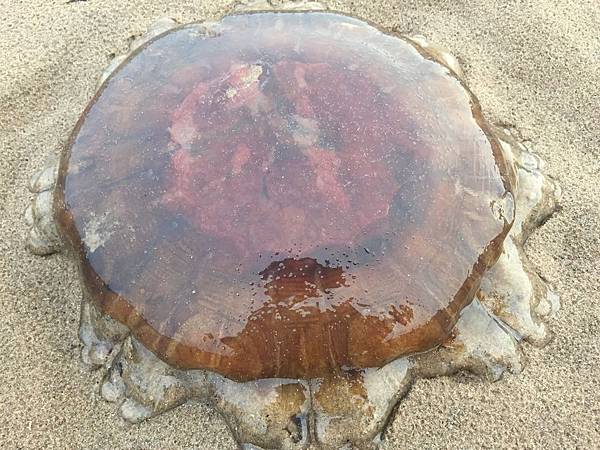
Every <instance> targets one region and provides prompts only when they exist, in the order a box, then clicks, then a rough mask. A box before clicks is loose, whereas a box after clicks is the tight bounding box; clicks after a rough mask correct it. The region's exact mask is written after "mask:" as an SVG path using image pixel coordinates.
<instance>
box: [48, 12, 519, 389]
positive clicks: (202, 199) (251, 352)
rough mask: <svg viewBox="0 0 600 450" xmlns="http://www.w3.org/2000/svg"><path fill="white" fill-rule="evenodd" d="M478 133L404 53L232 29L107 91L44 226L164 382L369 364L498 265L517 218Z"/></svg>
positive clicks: (256, 26) (351, 28)
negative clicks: (60, 237)
mask: <svg viewBox="0 0 600 450" xmlns="http://www.w3.org/2000/svg"><path fill="white" fill-rule="evenodd" d="M482 127H483V128H482ZM488 134H489V133H488V132H487V129H486V128H485V124H484V123H483V119H482V118H481V115H480V112H479V108H478V106H477V104H476V101H475V100H474V99H473V98H472V97H471V96H470V94H469V93H468V92H467V91H466V90H465V89H464V88H463V87H462V86H461V84H460V82H459V81H458V80H457V79H456V78H454V77H453V76H452V75H451V74H450V72H449V70H448V69H446V68H445V67H444V66H442V65H440V64H438V63H436V62H434V61H431V60H429V59H428V58H426V57H424V56H423V55H422V54H421V53H419V51H418V50H417V49H416V48H415V47H414V46H413V45H411V44H409V43H408V42H406V41H404V40H402V39H400V38H397V37H392V36H387V35H385V34H383V33H382V32H380V31H378V30H377V29H375V28H373V27H371V26H369V25H367V24H365V23H363V22H360V21H358V20H355V19H352V18H348V17H345V16H342V15H336V14H330V13H286V14H281V13H280V14H277V13H262V14H250V15H239V16H230V17H226V18H225V19H223V20H222V21H221V22H220V24H219V25H217V26H215V27H212V28H211V29H210V30H207V29H206V28H205V27H203V26H201V25H192V26H187V27H183V28H180V29H178V30H175V31H173V32H170V33H168V34H166V35H163V36H162V37H160V38H158V39H157V40H155V41H153V42H151V43H150V44H149V45H146V46H145V47H143V48H142V50H141V52H138V53H137V54H135V55H134V56H133V57H132V58H130V59H129V60H128V61H127V62H126V63H125V64H124V65H123V66H122V67H121V68H120V69H119V70H118V71H117V72H116V74H115V75H114V76H112V77H111V78H110V79H109V80H108V81H107V82H106V84H105V86H104V88H103V90H101V91H100V93H99V94H98V95H97V97H96V98H95V99H94V101H93V102H92V103H91V105H90V107H89V108H88V109H87V110H86V112H85V114H84V115H83V116H82V119H81V120H80V122H79V124H78V127H77V128H76V130H75V132H74V134H73V137H72V139H71V142H70V144H69V148H67V151H66V152H65V155H64V157H63V160H62V162H61V173H60V177H59V187H58V188H59V195H58V196H57V215H58V221H59V225H60V228H61V230H62V232H63V233H64V234H65V235H66V236H67V237H68V238H69V240H70V242H71V243H72V245H73V247H74V248H75V250H76V251H77V252H78V255H79V257H80V261H81V266H82V273H83V277H84V279H85V283H86V286H87V288H88V290H89V291H90V293H91V295H92V296H93V297H94V299H95V300H96V301H97V303H98V305H99V306H100V307H101V308H102V309H103V310H104V311H105V312H107V313H108V314H110V315H112V316H113V317H114V318H116V319H117V320H119V321H121V322H123V323H125V324H126V325H128V326H129V327H130V328H131V330H132V332H133V333H134V334H135V335H136V336H137V338H138V339H139V340H140V341H141V342H143V343H144V344H145V345H146V346H147V347H148V348H149V349H151V350H152V351H153V352H155V353H156V354H157V355H159V356H160V357H161V358H162V359H164V360H165V361H167V362H168V363H169V364H172V365H174V366H177V367H180V368H207V369H210V370H214V371H217V372H220V373H222V374H224V375H226V376H229V377H231V378H234V379H239V380H243V379H253V378H264V377H291V378H302V377H305V378H308V377H318V376H323V375H325V374H329V373H332V372H335V371H338V370H345V369H351V368H359V367H373V366H381V365H382V364H384V363H385V362H388V361H390V360H392V359H394V358H396V357H398V356H402V355H405V354H408V353H412V352H416V351H423V350H426V349H429V348H432V347H433V346H435V345H437V344H439V343H440V342H442V341H443V340H444V339H445V338H446V337H447V336H448V334H449V332H450V331H451V329H452V326H453V325H454V323H455V322H456V320H457V317H458V314H459V313H460V310H461V309H462V308H463V307H464V306H465V305H466V304H468V303H469V302H470V300H471V298H472V296H473V293H474V292H475V290H476V288H477V286H478V283H479V280H480V278H481V275H482V274H483V273H484V272H485V270H486V268H487V267H488V266H490V265H491V264H493V263H494V262H495V260H496V258H497V256H498V254H499V252H500V247H501V242H502V239H503V238H504V236H505V234H506V232H507V231H508V228H509V226H510V223H511V222H512V210H511V202H510V194H509V193H507V192H506V190H507V186H508V182H506V181H503V174H504V173H505V169H504V168H502V169H501V168H499V166H500V167H504V164H505V163H504V161H503V160H502V159H501V156H500V151H499V149H498V144H497V142H496V141H495V140H494V139H492V138H491V137H489V136H488ZM495 155H496V156H495Z"/></svg>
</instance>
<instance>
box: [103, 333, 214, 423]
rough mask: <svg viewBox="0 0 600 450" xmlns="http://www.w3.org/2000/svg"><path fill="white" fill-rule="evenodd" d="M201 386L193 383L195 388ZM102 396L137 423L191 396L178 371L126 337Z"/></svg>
mask: <svg viewBox="0 0 600 450" xmlns="http://www.w3.org/2000/svg"><path fill="white" fill-rule="evenodd" d="M202 385H203V384H202V381H201V380H196V389H199V386H202ZM101 394H102V396H103V397H104V399H105V400H107V401H111V402H115V403H120V411H121V415H122V416H123V418H124V419H125V420H127V421H129V422H132V423H137V422H140V421H142V420H145V419H147V418H149V417H152V416H155V415H158V414H160V413H163V412H165V411H168V410H170V409H172V408H175V407H176V406H179V405H181V404H182V403H184V402H185V401H187V400H188V399H189V398H191V397H192V389H191V387H190V386H189V384H188V383H187V382H186V379H185V377H182V376H181V373H180V371H178V370H177V369H174V368H172V367H170V366H169V365H167V364H166V363H164V362H163V361H161V360H160V359H158V357H156V355H154V354H153V353H152V352H151V351H150V350H148V349H147V348H146V347H144V346H143V345H142V344H141V343H140V342H139V341H138V340H137V339H135V338H134V337H132V336H129V337H127V338H126V339H125V341H124V342H123V345H122V348H121V350H120V352H119V353H118V355H116V357H115V358H114V359H113V361H112V364H111V366H110V368H109V370H108V372H107V375H106V377H105V378H104V381H103V383H102V388H101Z"/></svg>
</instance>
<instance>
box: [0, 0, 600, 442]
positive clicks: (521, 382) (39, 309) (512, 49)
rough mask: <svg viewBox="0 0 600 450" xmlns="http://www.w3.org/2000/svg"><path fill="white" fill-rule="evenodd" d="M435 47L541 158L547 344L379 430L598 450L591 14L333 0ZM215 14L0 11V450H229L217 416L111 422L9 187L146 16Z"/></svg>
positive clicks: (61, 0)
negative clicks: (546, 201)
mask: <svg viewBox="0 0 600 450" xmlns="http://www.w3.org/2000/svg"><path fill="white" fill-rule="evenodd" d="M330 4H331V5H332V6H333V7H334V8H336V9H339V10H342V11H346V12H351V13H353V14H356V15H358V16H361V17H364V18H367V19H370V20H371V21H373V22H377V23H380V24H381V25H383V26H385V27H389V28H393V29H395V30H398V31H400V32H406V33H420V34H423V35H425V36H427V37H428V38H430V39H431V40H432V41H434V42H437V43H440V44H442V45H445V46H446V47H448V48H449V49H450V50H451V51H452V52H454V54H455V55H456V56H457V57H458V58H459V60H460V61H461V63H462V64H463V67H464V69H465V73H466V78H467V80H468V82H469V84H470V86H471V88H472V89H473V91H474V92H475V94H476V95H477V96H478V97H479V99H480V101H481V104H482V106H483V110H484V112H485V114H486V115H487V117H488V118H489V119H490V120H492V121H494V122H496V123H503V124H506V125H511V126H516V127H517V128H518V130H520V132H521V133H522V135H523V138H524V139H526V140H528V141H529V143H530V145H531V146H532V147H533V149H534V150H535V151H536V152H538V153H539V154H540V155H541V156H542V157H543V158H544V159H545V160H546V161H547V172H548V173H549V174H551V175H553V176H555V177H556V178H558V179H559V180H560V182H561V184H562V187H563V189H564V192H565V195H564V198H563V201H562V204H563V209H562V211H561V212H560V213H558V214H556V215H555V217H553V218H552V219H551V220H550V221H549V222H548V223H547V224H546V225H545V226H544V227H543V228H542V229H540V230H539V231H538V232H537V233H536V235H535V236H534V237H533V238H532V239H531V240H530V242H529V244H528V246H527V253H528V255H529V256H530V258H531V259H532V260H533V262H534V264H535V266H536V267H537V269H538V270H539V271H540V272H541V274H542V275H543V276H544V277H546V278H547V279H549V280H551V281H552V282H553V283H554V284H555V286H556V290H557V292H558V293H559V294H560V296H561V298H562V304H563V306H562V309H561V311H560V312H559V314H558V315H557V316H556V317H555V318H554V319H553V320H552V321H551V324H550V325H551V327H552V329H553V330H554V332H555V335H556V336H555V339H554V340H553V341H552V342H551V343H550V344H549V345H548V346H547V347H546V348H544V349H536V348H532V347H530V346H526V348H525V351H526V354H527V357H528V364H527V367H526V369H525V371H524V372H523V373H522V374H519V375H508V376H506V377H505V378H504V379H502V380H501V381H499V382H496V383H488V382H482V381H479V380H478V379H476V378H474V377H471V376H468V375H463V376H458V377H453V378H438V379H435V380H429V381H418V382H417V384H416V385H415V386H414V388H413V390H412V391H411V392H410V394H409V395H408V396H407V397H406V398H405V399H404V401H403V402H402V403H401V404H400V406H399V408H398V410H397V413H396V414H395V416H394V418H393V420H392V421H391V423H390V426H389V428H388V431H387V432H386V435H385V438H386V441H385V444H384V445H383V448H384V449H394V448H415V449H416V448H487V447H493V448H545V449H552V448H575V447H578V448H594V447H595V448H600V370H599V368H598V366H599V365H600V358H599V356H600V287H599V280H600V269H599V266H600V41H599V38H598V36H599V30H600V4H599V3H598V0H588V1H585V0H569V1H560V0H556V1H552V0H530V1H527V2H521V1H519V2H517V1H495V0H479V1H476V2H466V1H452V0H446V1H442V0H439V1H434V2H432V1H425V0H424V1H405V2H401V1H399V0H396V1H348V2H341V1H340V2H332V3H330ZM227 9H228V2H226V1H215V0H211V1H205V2H203V1H186V2H183V1H164V0H154V1H149V0H147V1H144V0H131V1H122V0H120V1H117V0H110V1H109V0H105V1H99V0H88V1H85V2H83V1H80V2H73V3H68V2H67V0H58V1H46V2H41V1H34V2H32V1H20V0H0V30H1V32H0V56H1V57H2V61H1V62H0V152H1V153H0V252H1V253H0V254H1V255H2V257H1V259H0V414H1V417H0V446H1V447H2V448H145V449H146V448H148V449H149V448H172V449H179V448H188V449H190V448H199V449H232V448H235V444H234V441H233V440H232V438H231V437H230V434H229V432H228V431H227V428H226V426H225V423H224V422H223V420H222V419H221V418H220V417H219V416H218V414H217V413H215V412H214V411H212V410H211V409H210V408H208V407H207V406H205V405H203V404H200V403H198V404H189V405H186V406H183V407H180V408H178V409H176V410H174V411H172V412H170V413H167V414H164V415H162V416H160V417H158V418H155V419H152V420H150V421H148V422H146V423H143V424H141V425H136V426H132V425H127V424H125V423H124V422H123V421H122V420H121V419H120V418H119V417H118V416H117V414H116V409H115V407H114V405H112V404H109V403H106V402H104V401H103V400H102V399H101V398H100V396H99V395H98V393H97V391H98V383H99V381H100V379H99V375H98V373H94V372H87V371H86V370H85V369H84V368H83V367H82V365H81V363H80V362H79V357H78V352H79V342H78V338H77V322H78V315H79V297H80V290H79V287H78V281H77V275H76V271H75V267H74V266H73V264H71V263H70V262H69V261H67V260H66V258H64V257H63V256H61V255H54V256H51V257H46V258H40V257H34V256H32V255H30V254H29V253H28V252H27V251H26V250H25V248H24V242H25V234H26V229H25V226H24V225H23V221H22V217H21V213H22V211H23V210H24V208H25V207H26V205H27V202H28V198H29V194H28V192H27V189H26V187H25V186H26V182H27V180H28V178H29V177H30V175H31V174H32V173H33V172H34V171H35V170H36V169H37V168H38V167H40V165H41V164H42V163H43V162H44V161H45V160H46V158H47V157H48V156H51V155H56V154H58V152H59V151H60V148H61V145H62V144H63V142H64V141H65V139H66V137H67V136H68V133H69V131H70V129H71V128H72V127H73V125H74V124H75V122H76V120H77V118H78V115H79V114H80V112H81V111H82V110H83V108H84V107H85V105H86V103H87V102H88V100H89V99H90V98H91V96H92V95H93V93H94V86H95V84H96V80H97V78H98V76H99V75H100V73H101V72H102V69H103V68H104V67H105V66H106V64H107V63H108V62H109V60H110V59H111V57H112V55H114V54H119V53H122V52H124V51H125V49H126V44H127V41H128V39H129V38H130V37H131V36H133V35H136V34H139V33H141V32H142V31H143V30H145V28H146V26H147V25H149V24H150V23H151V22H152V21H153V20H155V19H157V18H159V17H162V16H171V17H173V18H175V19H177V20H180V21H186V22H187V21H198V20H204V19H215V18H218V17H219V16H220V15H221V14H223V13H224V12H225V11H226V10H227Z"/></svg>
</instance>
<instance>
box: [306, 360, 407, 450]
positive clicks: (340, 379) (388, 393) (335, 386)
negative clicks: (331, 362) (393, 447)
mask: <svg viewBox="0 0 600 450" xmlns="http://www.w3.org/2000/svg"><path fill="white" fill-rule="evenodd" d="M411 384H412V375H411V372H410V363H409V361H408V360H407V359H406V358H400V359H396V360H394V361H392V362H390V363H388V364H386V365H385V366H383V367H380V368H370V369H362V370H359V371H351V372H344V373H340V374H335V375H332V376H330V377H328V378H325V379H317V380H313V381H312V382H311V388H312V389H311V392H312V407H313V414H314V435H315V441H316V442H318V443H319V445H321V448H326V449H332V450H333V449H338V448H360V449H376V448H378V446H379V443H380V440H381V434H382V432H383V429H384V428H385V426H386V424H387V421H388V420H389V417H390V414H391V412H392V410H393V409H394V407H395V406H396V404H397V403H398V401H399V400H400V399H401V398H402V397H403V396H404V395H405V394H406V392H407V391H408V389H409V388H410V386H411Z"/></svg>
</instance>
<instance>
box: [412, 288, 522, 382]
mask: <svg viewBox="0 0 600 450" xmlns="http://www.w3.org/2000/svg"><path fill="white" fill-rule="evenodd" d="M413 358H414V363H415V372H416V373H417V374H418V375H420V376H422V377H426V378H432V377H436V376H440V375H451V374H453V373H456V372H458V371H461V370H465V371H468V372H471V373H474V374H476V375H479V376H482V377H483V378H486V379H489V380H492V381H495V380H498V379H500V378H501V377H502V375H503V374H504V373H505V372H507V371H509V372H513V373H518V372H520V371H521V370H522V368H523V364H524V356H523V354H522V352H521V349H520V347H519V345H518V341H517V339H516V337H515V336H514V335H513V333H512V331H511V330H510V329H509V328H508V327H506V326H505V325H504V324H503V323H502V322H501V321H499V320H497V319H496V317H494V316H493V315H491V314H489V313H488V312H487V311H486V310H485V308H484V307H483V306H482V305H481V303H480V302H479V301H478V300H477V299H475V300H473V302H471V304H470V305H469V306H467V307H466V308H465V309H463V311H462V313H461V317H460V319H459V320H458V322H457V323H456V326H455V328H454V330H453V333H452V336H451V337H450V338H449V339H448V340H447V341H446V342H445V343H444V344H442V345H441V346H440V347H439V348H437V349H435V350H433V351H431V352H427V353H423V354H421V355H416V356H414V357H413Z"/></svg>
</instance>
